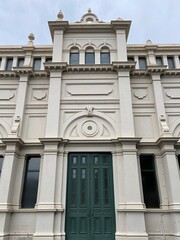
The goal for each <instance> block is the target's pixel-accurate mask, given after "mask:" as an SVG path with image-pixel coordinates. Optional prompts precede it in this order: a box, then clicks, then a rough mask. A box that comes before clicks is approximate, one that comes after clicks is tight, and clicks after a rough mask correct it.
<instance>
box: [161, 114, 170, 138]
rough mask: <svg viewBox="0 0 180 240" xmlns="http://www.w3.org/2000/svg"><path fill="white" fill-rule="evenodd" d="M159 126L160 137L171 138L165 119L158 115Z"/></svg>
mask: <svg viewBox="0 0 180 240" xmlns="http://www.w3.org/2000/svg"><path fill="white" fill-rule="evenodd" d="M160 124H161V132H162V134H161V135H162V137H170V136H171V137H172V134H171V132H170V129H169V127H168V125H167V122H166V118H165V116H164V115H163V114H161V115H160Z"/></svg>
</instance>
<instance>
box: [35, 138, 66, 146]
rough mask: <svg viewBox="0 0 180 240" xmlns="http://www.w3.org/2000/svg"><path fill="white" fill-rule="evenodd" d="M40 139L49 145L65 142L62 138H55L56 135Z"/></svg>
mask: <svg viewBox="0 0 180 240" xmlns="http://www.w3.org/2000/svg"><path fill="white" fill-rule="evenodd" d="M39 141H40V142H41V143H42V144H43V145H47V144H60V143H63V142H64V140H63V139H62V138H58V137H57V138H54V137H52V138H51V137H47V138H39Z"/></svg>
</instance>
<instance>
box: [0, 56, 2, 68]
mask: <svg viewBox="0 0 180 240" xmlns="http://www.w3.org/2000/svg"><path fill="white" fill-rule="evenodd" d="M1 62H2V58H0V67H1Z"/></svg>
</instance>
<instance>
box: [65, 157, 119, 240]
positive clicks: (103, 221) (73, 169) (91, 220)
mask: <svg viewBox="0 0 180 240" xmlns="http://www.w3.org/2000/svg"><path fill="white" fill-rule="evenodd" d="M65 230H66V240H114V239H115V210H114V190H113V172H112V157H111V154H110V153H70V154H69V158H68V182H67V205H66V229H65Z"/></svg>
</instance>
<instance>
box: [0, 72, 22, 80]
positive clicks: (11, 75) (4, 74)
mask: <svg viewBox="0 0 180 240" xmlns="http://www.w3.org/2000/svg"><path fill="white" fill-rule="evenodd" d="M1 77H5V78H18V74H17V72H15V71H13V70H11V71H4V70H0V78H1Z"/></svg>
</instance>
